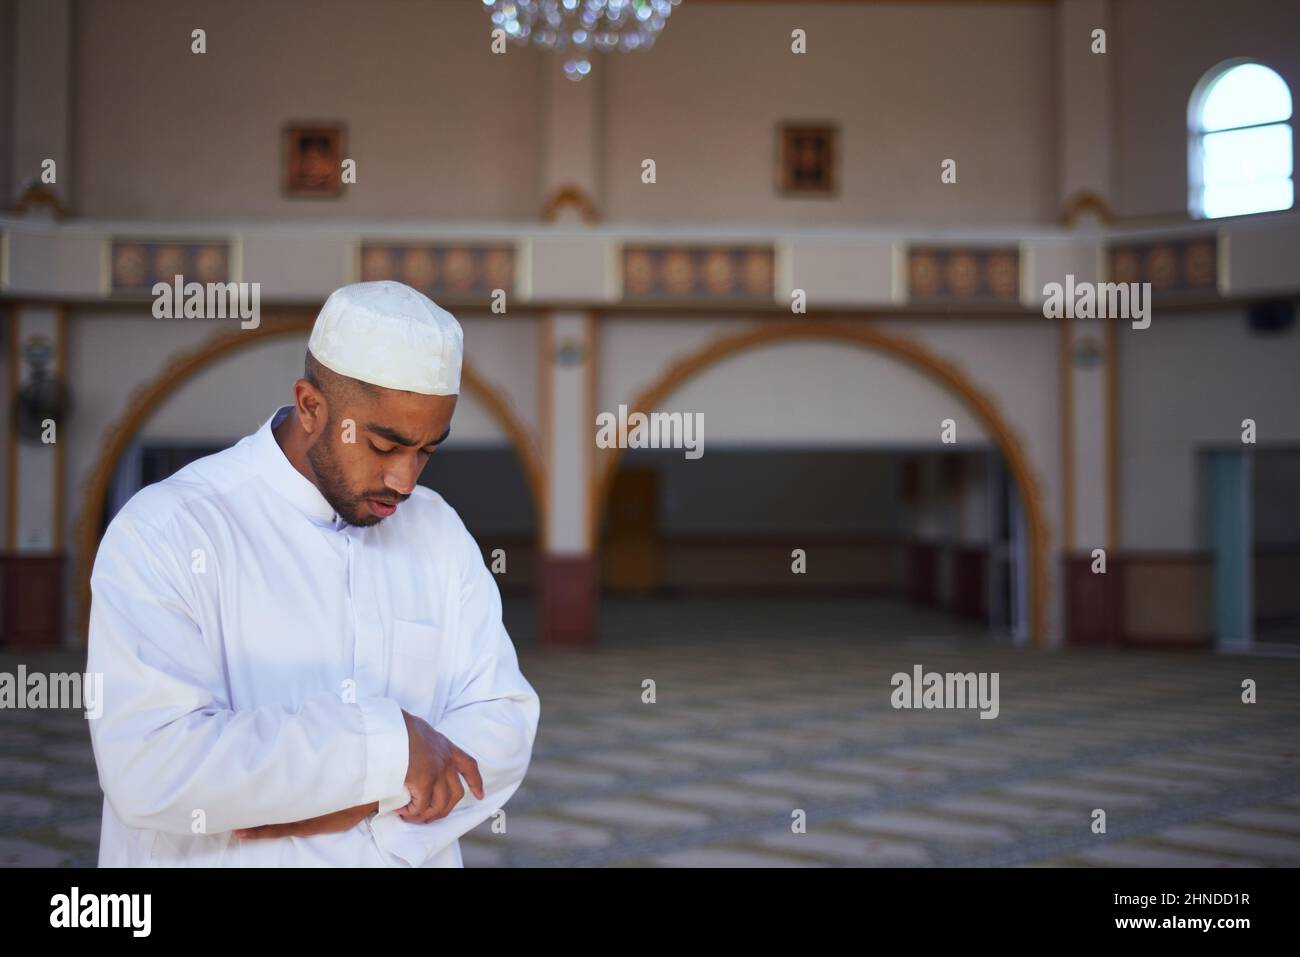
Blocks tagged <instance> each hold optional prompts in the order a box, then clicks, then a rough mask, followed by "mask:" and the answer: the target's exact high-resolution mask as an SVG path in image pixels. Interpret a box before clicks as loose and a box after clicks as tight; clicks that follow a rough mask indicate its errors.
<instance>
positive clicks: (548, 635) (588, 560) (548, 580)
mask: <svg viewBox="0 0 1300 957" xmlns="http://www.w3.org/2000/svg"><path fill="white" fill-rule="evenodd" d="M599 570H600V562H599V560H598V559H597V557H596V556H595V555H574V556H556V555H540V556H538V561H537V593H538V597H539V600H538V602H537V635H538V640H539V643H540V644H541V645H542V646H543V647H569V648H572V647H585V648H593V647H595V645H596V605H597V603H598V602H599V600H600V595H599V586H600V579H599Z"/></svg>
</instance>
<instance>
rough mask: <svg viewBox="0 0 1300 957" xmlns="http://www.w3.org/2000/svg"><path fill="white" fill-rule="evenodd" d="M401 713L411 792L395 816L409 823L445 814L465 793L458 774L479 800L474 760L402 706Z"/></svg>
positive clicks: (480, 793) (480, 783)
mask: <svg viewBox="0 0 1300 957" xmlns="http://www.w3.org/2000/svg"><path fill="white" fill-rule="evenodd" d="M402 717H403V718H405V719H406V738H407V742H408V744H409V745H410V759H409V762H408V764H407V766H406V789H407V791H409V792H410V794H411V803H410V804H408V805H406V807H404V808H401V809H400V810H399V811H398V812H397V816H398V817H400V818H401V819H402V820H403V821H409V822H411V823H412V824H428V823H429V822H430V821H436V820H438V819H439V818H442V817H446V816H447V815H448V814H450V813H451V809H452V808H454V807H455V806H456V804H457V803H458V802H459V801H460V799H461V798H463V797H464V796H465V788H464V786H462V785H461V783H460V778H461V775H464V776H465V781H466V783H468V784H469V786H470V790H471V791H473V792H474V796H475V797H476V798H478V799H479V800H480V801H481V800H483V779H482V778H481V777H480V776H479V773H478V762H477V761H475V760H474V759H473V758H471V757H470V756H469V755H468V754H466V753H465V752H464V751H462V750H461V749H460V748H458V747H456V745H454V744H452V743H451V741H450V740H448V739H447V737H446V736H445V735H443V734H440V733H439V732H437V731H435V730H433V728H432V727H430V726H429V723H428V722H427V721H424V720H423V719H421V718H417V717H416V716H415V715H413V714H410V713H409V712H407V711H405V710H404V711H403V712H402Z"/></svg>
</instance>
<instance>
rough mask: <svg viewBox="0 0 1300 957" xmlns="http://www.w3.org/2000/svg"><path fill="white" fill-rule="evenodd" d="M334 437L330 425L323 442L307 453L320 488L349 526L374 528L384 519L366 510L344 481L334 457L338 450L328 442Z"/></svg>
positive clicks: (327, 427) (326, 499)
mask: <svg viewBox="0 0 1300 957" xmlns="http://www.w3.org/2000/svg"><path fill="white" fill-rule="evenodd" d="M334 434H335V433H334V431H333V424H332V423H330V424H327V425H326V426H325V433H324V435H322V437H321V439H320V440H319V441H317V442H316V443H314V444H313V445H312V446H311V447H310V448H309V449H307V461H308V462H310V463H311V467H312V471H313V472H315V473H316V483H317V484H316V487H317V488H318V489H320V493H321V496H322V497H323V498H324V499H325V501H327V502H329V504H330V508H332V509H334V511H335V512H337V513H338V516H339V518H341V519H343V521H345V522H347V523H348V524H349V525H374V524H375V523H376V522H378V521H381V519H380V518H379V517H378V516H377V515H374V514H373V513H371V512H370V511H369V510H368V509H363V507H362V506H363V500H362V499H360V498H357V497H355V496H353V495H352V493H351V491H350V490H349V489H348V486H347V482H346V481H344V478H343V469H342V467H341V466H340V465H339V463H338V460H337V459H336V458H335V457H334V449H333V447H331V446H330V445H329V442H328V441H327V440H326V438H325V436H329V435H334Z"/></svg>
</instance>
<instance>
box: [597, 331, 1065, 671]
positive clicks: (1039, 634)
mask: <svg viewBox="0 0 1300 957" xmlns="http://www.w3.org/2000/svg"><path fill="white" fill-rule="evenodd" d="M796 340H821V341H832V342H842V343H845V344H848V345H852V346H856V347H858V348H862V349H869V350H872V351H875V352H879V353H882V354H884V355H887V356H890V357H892V358H895V359H898V360H899V361H901V362H904V363H906V364H907V365H909V366H910V367H912V368H913V369H916V370H917V371H919V372H921V373H923V374H924V375H926V376H927V377H929V378H930V379H932V380H933V381H935V382H936V383H938V384H939V385H940V386H941V387H942V388H943V389H945V390H946V391H948V392H949V393H951V394H952V395H953V396H955V397H956V398H957V399H959V400H960V401H961V402H963V403H964V404H965V405H966V407H967V408H969V409H970V410H971V411H972V412H973V413H974V414H975V415H976V417H977V418H978V419H979V421H980V423H981V424H982V425H983V426H984V428H986V429H987V430H988V432H989V434H990V435H991V436H992V437H993V439H994V441H995V443H996V445H997V447H998V449H999V451H1000V452H1001V453H1002V455H1003V457H1004V459H1005V461H1006V465H1007V468H1008V470H1009V471H1010V473H1011V476H1012V478H1013V480H1014V482H1015V485H1016V487H1017V489H1018V490H1019V492H1020V496H1021V500H1022V504H1023V508H1024V512H1025V518H1026V525H1027V539H1028V552H1029V555H1028V566H1029V622H1030V640H1031V642H1032V643H1033V644H1034V645H1035V646H1039V647H1041V646H1042V645H1043V644H1044V643H1045V642H1046V639H1047V627H1048V594H1049V591H1048V588H1049V582H1048V556H1049V554H1050V532H1049V530H1048V527H1047V519H1046V510H1045V508H1044V506H1043V501H1042V491H1041V488H1040V486H1039V483H1038V480H1037V477H1036V476H1035V475H1034V472H1033V470H1032V469H1031V468H1030V465H1029V459H1028V456H1027V455H1026V454H1025V451H1024V448H1023V446H1022V444H1021V442H1020V439H1019V438H1018V437H1017V435H1016V434H1015V432H1014V431H1013V430H1012V428H1011V427H1010V425H1009V424H1008V423H1007V421H1006V418H1005V416H1004V415H1003V414H1002V411H1001V410H1000V409H999V408H998V406H997V404H996V403H995V402H994V401H993V399H992V398H991V397H990V396H989V395H988V394H987V393H985V392H984V391H983V390H982V389H980V388H979V387H978V386H977V385H975V383H974V382H973V381H972V380H971V379H970V377H969V376H967V375H966V374H965V373H964V372H963V371H962V370H961V369H960V368H958V367H957V366H956V365H954V364H953V363H951V362H949V361H947V360H945V359H943V358H941V357H939V356H937V355H935V354H934V353H933V352H931V351H930V350H928V349H927V348H926V347H925V346H923V345H921V344H920V343H918V342H916V341H914V340H911V339H906V338H903V337H901V336H897V335H893V334H891V333H887V332H883V331H882V330H880V329H877V328H875V327H874V326H870V325H847V324H844V323H837V322H832V321H814V322H806V323H805V322H798V321H796V322H781V323H773V324H770V325H763V326H759V327H757V328H754V329H747V330H744V331H741V332H737V333H731V334H728V335H724V336H721V337H719V338H718V339H715V340H714V341H712V342H710V343H708V344H706V345H705V346H703V347H702V348H700V349H698V350H697V351H695V352H693V353H691V354H689V355H687V356H684V357H683V358H681V359H679V360H677V361H676V362H674V363H673V364H672V365H671V366H669V367H668V369H667V370H665V372H664V373H663V375H661V376H660V377H659V378H658V379H657V380H656V381H655V382H653V383H652V384H651V385H650V386H648V387H647V388H645V389H644V390H642V391H641V393H640V394H639V395H637V396H636V397H635V398H633V399H631V400H630V401H629V402H628V403H627V408H628V412H629V414H630V413H631V412H633V411H640V412H647V413H648V412H651V411H653V410H655V409H657V408H658V407H659V406H660V404H661V403H663V401H664V400H665V399H667V398H668V397H669V396H670V395H671V394H672V393H673V392H674V391H676V390H677V389H678V388H680V387H681V386H682V385H683V384H685V383H686V382H688V381H689V380H691V379H693V378H694V377H696V376H698V375H700V374H701V373H702V372H704V371H705V370H707V369H709V368H710V367H712V366H714V365H716V364H717V363H719V362H721V361H723V360H724V359H727V358H729V357H731V356H734V355H736V354H737V353H740V352H744V351H747V350H751V349H758V348H762V347H764V346H768V345H772V344H774V343H780V342H790V341H796ZM622 453H623V449H622V448H619V447H615V448H610V449H604V450H598V453H597V455H598V457H597V459H596V465H595V469H596V475H595V481H594V482H593V487H594V492H593V495H592V498H591V502H590V508H591V514H590V520H591V527H592V528H593V529H595V528H598V527H599V525H600V517H601V514H602V513H603V511H604V509H605V507H606V505H607V503H608V501H609V494H610V489H611V486H612V483H613V478H614V473H615V470H616V469H617V468H618V464H619V459H620V458H621V457H622Z"/></svg>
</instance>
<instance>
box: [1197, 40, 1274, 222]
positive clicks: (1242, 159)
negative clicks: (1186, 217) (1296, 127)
mask: <svg viewBox="0 0 1300 957" xmlns="http://www.w3.org/2000/svg"><path fill="white" fill-rule="evenodd" d="M1187 119H1188V133H1189V137H1188V151H1187V154H1188V173H1189V176H1188V185H1189V187H1190V188H1189V195H1188V199H1187V206H1188V210H1189V212H1190V213H1191V215H1192V216H1193V217H1194V218H1197V219H1214V218H1216V217H1219V216H1240V215H1242V214H1244V213H1263V212H1267V211H1269V210H1274V209H1290V208H1291V204H1292V203H1293V202H1294V200H1295V184H1294V182H1293V181H1292V176H1291V173H1292V163H1291V124H1290V122H1288V121H1289V120H1290V119H1291V91H1290V90H1289V89H1287V85H1286V81H1285V80H1283V79H1282V78H1281V77H1280V76H1278V75H1277V73H1276V72H1274V71H1273V70H1271V69H1269V68H1268V67H1266V66H1264V65H1263V64H1262V63H1252V62H1250V61H1248V60H1232V61H1229V62H1228V63H1223V64H1220V65H1219V66H1217V67H1215V68H1214V69H1213V70H1211V71H1210V72H1209V73H1207V74H1206V75H1205V76H1204V77H1202V78H1201V82H1200V83H1198V84H1196V89H1195V90H1194V91H1193V93H1192V99H1191V102H1190V103H1189V104H1188V110H1187Z"/></svg>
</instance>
